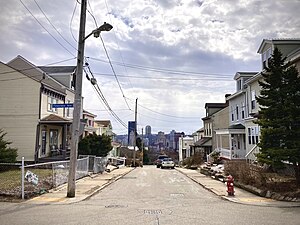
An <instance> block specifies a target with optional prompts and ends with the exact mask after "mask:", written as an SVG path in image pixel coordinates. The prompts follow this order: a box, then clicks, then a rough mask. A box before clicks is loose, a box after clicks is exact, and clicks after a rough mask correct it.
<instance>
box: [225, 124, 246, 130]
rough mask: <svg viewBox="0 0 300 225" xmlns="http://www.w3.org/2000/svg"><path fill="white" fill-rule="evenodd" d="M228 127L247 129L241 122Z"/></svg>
mask: <svg viewBox="0 0 300 225" xmlns="http://www.w3.org/2000/svg"><path fill="white" fill-rule="evenodd" d="M228 129H245V126H244V125H243V124H240V123H239V124H234V125H231V126H229V127H228Z"/></svg>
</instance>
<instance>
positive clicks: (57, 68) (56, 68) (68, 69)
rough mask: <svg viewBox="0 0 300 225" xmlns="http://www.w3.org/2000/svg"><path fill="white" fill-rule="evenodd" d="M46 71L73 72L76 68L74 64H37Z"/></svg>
mask: <svg viewBox="0 0 300 225" xmlns="http://www.w3.org/2000/svg"><path fill="white" fill-rule="evenodd" d="M38 68H40V69H41V70H43V71H44V72H46V73H49V74H51V73H73V72H74V71H75V70H76V66H38Z"/></svg>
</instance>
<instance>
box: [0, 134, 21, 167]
mask: <svg viewBox="0 0 300 225" xmlns="http://www.w3.org/2000/svg"><path fill="white" fill-rule="evenodd" d="M5 135H6V133H4V131H3V130H2V129H0V163H13V162H16V160H17V156H18V150H17V149H16V148H10V147H8V146H9V145H10V144H11V142H9V141H5V140H4V136H5Z"/></svg>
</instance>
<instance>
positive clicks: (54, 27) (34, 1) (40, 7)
mask: <svg viewBox="0 0 300 225" xmlns="http://www.w3.org/2000/svg"><path fill="white" fill-rule="evenodd" d="M33 1H34V2H35V4H36V5H37V7H38V8H39V10H40V11H41V12H42V14H43V15H44V17H45V18H46V19H47V21H48V22H49V24H50V25H51V26H52V27H53V29H54V30H55V31H56V32H57V33H58V35H59V36H60V37H61V38H62V39H63V40H64V41H65V42H66V43H68V44H69V45H70V46H71V47H72V48H73V49H75V50H76V51H77V48H76V47H74V46H73V45H72V44H71V43H70V42H69V41H68V40H67V39H66V38H65V37H64V36H63V35H62V34H61V33H60V32H59V30H58V29H57V28H56V27H55V26H54V25H53V23H52V22H51V21H50V19H49V18H48V16H47V15H46V13H45V12H44V10H43V9H42V8H41V7H40V5H39V4H38V3H37V1H36V0H33Z"/></svg>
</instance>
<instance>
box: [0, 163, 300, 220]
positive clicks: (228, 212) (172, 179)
mask: <svg viewBox="0 0 300 225" xmlns="http://www.w3.org/2000/svg"><path fill="white" fill-rule="evenodd" d="M299 221H300V208H274V207H260V206H250V205H242V204H237V203H232V202H229V201H226V200H222V199H221V198H219V197H217V196H216V195H214V194H213V193H211V192H209V191H207V190H205V189H203V188H202V187H201V186H200V185H198V184H196V183H195V182H193V181H192V180H190V179H189V178H187V177H186V176H185V175H183V174H181V173H180V172H178V171H176V170H170V169H165V170H162V169H157V168H155V167H154V166H144V167H143V168H137V169H135V170H133V171H132V172H130V173H129V174H127V175H126V176H124V177H123V178H121V179H119V180H118V181H116V182H115V183H113V184H111V185H109V186H108V187H106V188H104V189H102V190H101V191H100V192H99V193H97V194H96V195H94V196H92V197H91V198H89V199H87V200H85V201H82V202H79V203H75V204H66V205H64V204H59V205H54V204H51V205H36V204H35V205H31V204H15V203H0V224H1V225H4V224H5V225H6V224H7V225H13V224H18V225H20V224H32V225H33V224H39V225H40V224H88V225H93V224H103V225H118V224H120V225H121V224H122V225H124V224H127V225H135V224H141V225H148V224H149V225H177V224H178V225H179V224H180V225H197V224H206V225H210V224H234V225H237V224H243V225H244V224H260V225H268V224H270V225H276V224H278V225H279V224H280V225H282V224H285V225H287V224H293V225H294V224H300V222H299Z"/></svg>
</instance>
